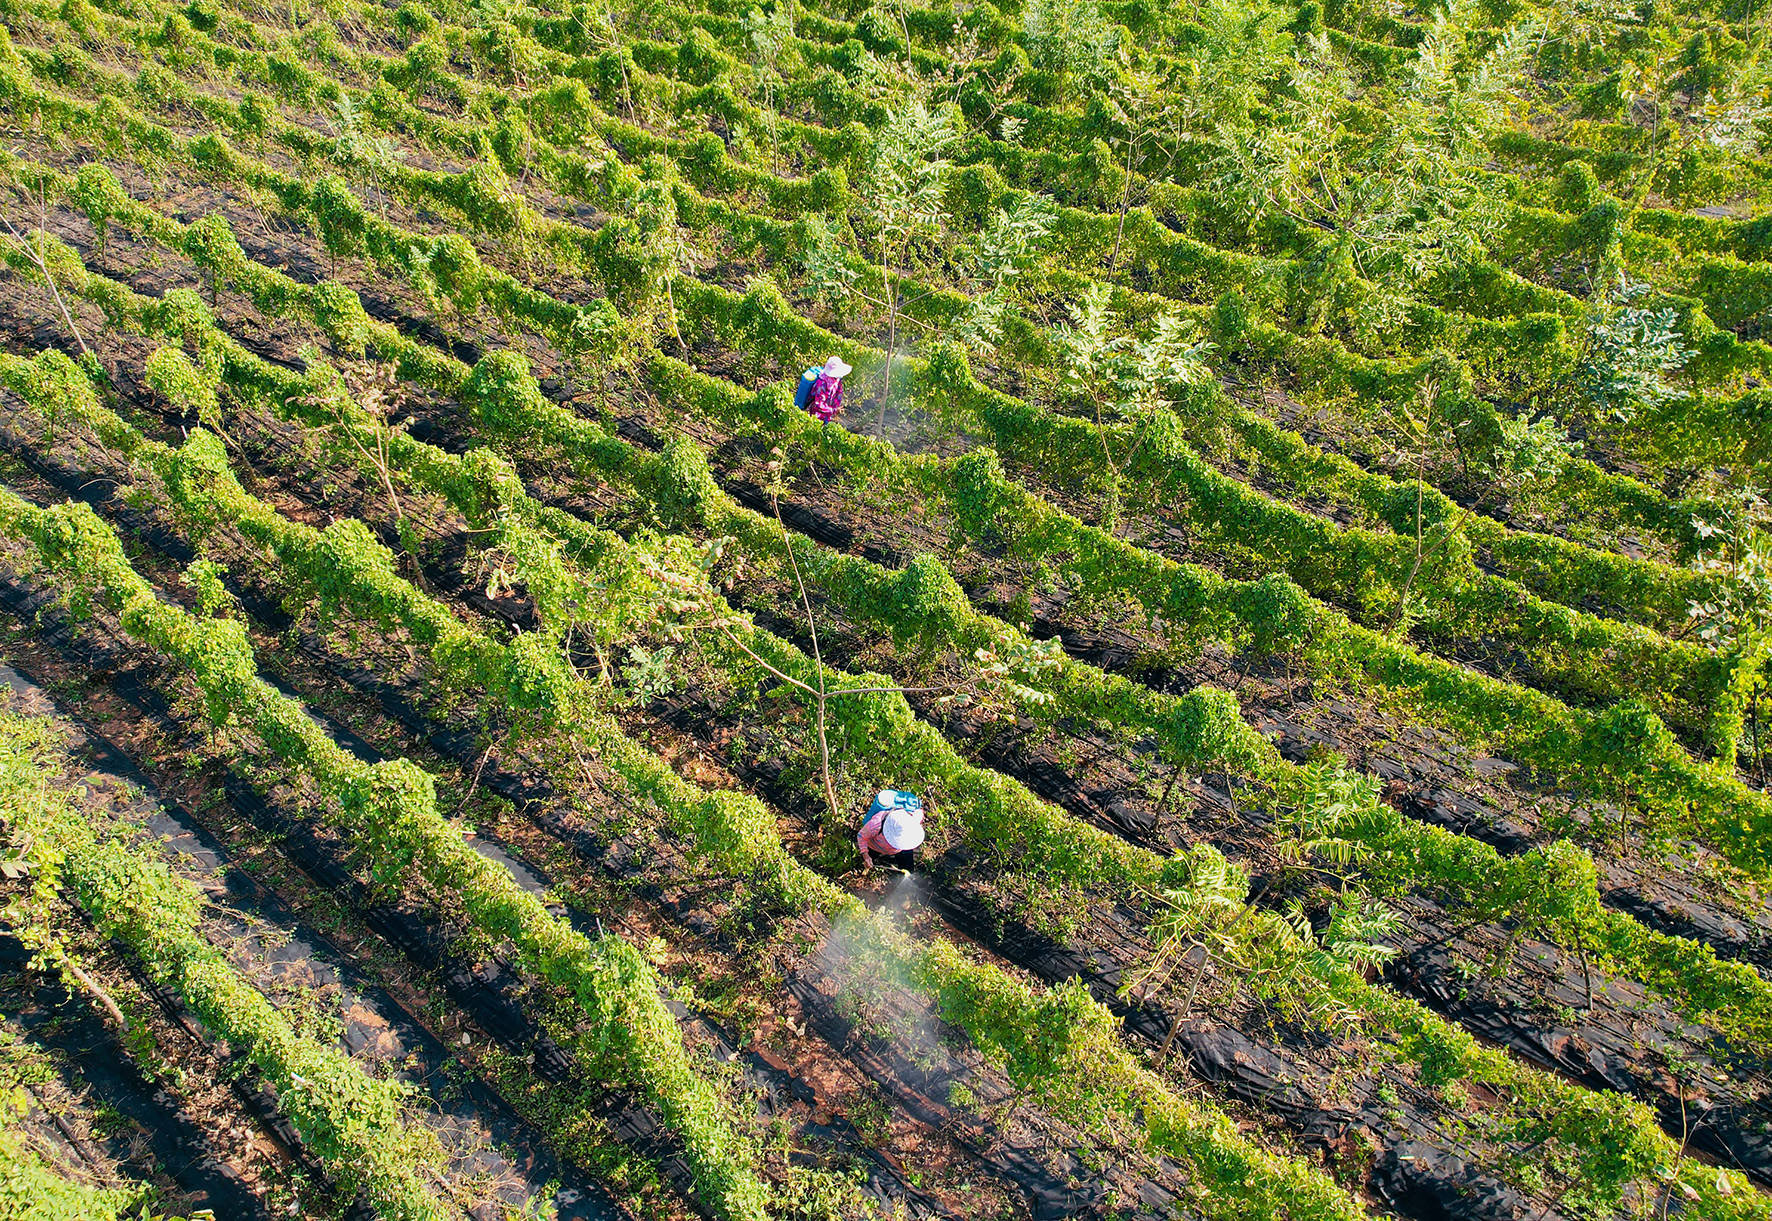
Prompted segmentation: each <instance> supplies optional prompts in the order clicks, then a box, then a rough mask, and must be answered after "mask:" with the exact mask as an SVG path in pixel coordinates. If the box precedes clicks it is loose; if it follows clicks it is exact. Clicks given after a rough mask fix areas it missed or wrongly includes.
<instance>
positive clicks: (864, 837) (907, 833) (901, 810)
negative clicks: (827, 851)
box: [855, 789, 926, 873]
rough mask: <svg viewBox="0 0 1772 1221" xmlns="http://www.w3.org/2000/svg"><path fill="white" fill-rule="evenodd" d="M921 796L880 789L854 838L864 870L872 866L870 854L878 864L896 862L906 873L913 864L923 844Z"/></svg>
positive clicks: (923, 809)
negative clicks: (878, 860) (876, 859)
mask: <svg viewBox="0 0 1772 1221" xmlns="http://www.w3.org/2000/svg"><path fill="white" fill-rule="evenodd" d="M925 812H926V810H925V807H924V805H923V799H922V798H920V797H918V796H917V795H916V794H915V793H901V792H899V791H898V790H896V789H881V790H880V791H879V792H878V793H876V794H875V795H874V803H873V804H872V805H870V806H869V807H868V816H867V821H865V822H863V823H862V824H861V831H860V833H859V834H857V835H856V837H855V846H856V847H857V848H859V849H860V850H861V864H862V868H864V869H872V868H873V867H874V857H875V856H878V857H879V858H880V860H881V863H882V864H887V865H896V866H897V867H898V868H900V869H903V870H905V871H906V872H907V873H908V872H909V871H910V870H912V869H915V868H916V867H917V849H918V848H919V847H921V846H922V843H923V815H924V813H925Z"/></svg>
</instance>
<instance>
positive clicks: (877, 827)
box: [855, 810, 923, 866]
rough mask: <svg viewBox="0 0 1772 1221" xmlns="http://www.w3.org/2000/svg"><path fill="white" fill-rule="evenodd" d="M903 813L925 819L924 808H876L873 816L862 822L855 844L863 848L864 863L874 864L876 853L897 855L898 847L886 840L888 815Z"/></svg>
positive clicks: (919, 819) (910, 816)
mask: <svg viewBox="0 0 1772 1221" xmlns="http://www.w3.org/2000/svg"><path fill="white" fill-rule="evenodd" d="M893 813H898V814H903V815H904V816H905V817H906V818H914V819H916V820H917V821H918V822H922V821H923V811H922V810H896V811H894V810H875V811H874V814H873V817H871V818H869V819H868V820H867V821H866V822H864V823H862V824H861V831H860V832H859V833H857V835H856V837H855V846H856V847H857V848H859V849H860V850H861V859H862V863H863V864H865V865H868V866H872V865H873V863H874V855H875V854H876V853H878V854H879V855H881V856H896V855H897V854H898V849H897V848H894V847H893V846H892V845H891V844H889V843H887V842H886V816H887V815H888V814H893Z"/></svg>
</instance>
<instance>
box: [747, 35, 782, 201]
mask: <svg viewBox="0 0 1772 1221" xmlns="http://www.w3.org/2000/svg"><path fill="white" fill-rule="evenodd" d="M744 33H745V45H746V47H747V48H748V49H749V51H750V54H751V65H752V66H753V67H754V68H756V70H757V85H758V87H759V89H761V91H762V94H763V117H764V122H765V123H767V124H768V127H769V170H770V172H771V173H774V172H775V170H776V169H777V167H778V166H779V164H780V161H781V139H780V127H781V117H780V115H779V114H778V113H777V111H776V93H777V91H778V90H779V89H780V88H781V84H782V71H781V61H782V55H783V52H785V51H786V50H787V46H788V43H789V42H790V41H791V40H792V38H793V36H794V0H777V3H776V5H775V7H774V8H772V9H770V10H769V11H768V12H767V13H765V12H764V11H763V10H761V9H754V8H753V9H747V10H745V15H744Z"/></svg>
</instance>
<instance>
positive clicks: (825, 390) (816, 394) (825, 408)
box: [811, 373, 843, 424]
mask: <svg viewBox="0 0 1772 1221" xmlns="http://www.w3.org/2000/svg"><path fill="white" fill-rule="evenodd" d="M841 410H843V379H842V378H840V377H826V376H825V375H824V374H822V373H821V374H819V377H818V381H816V382H815V383H813V386H812V405H811V411H812V414H813V415H815V416H817V417H818V418H819V420H821V421H822V422H824V423H826V424H828V423H830V422H831V421H832V420H834V419H835V418H836V417H837V413H838V412H839V411H841Z"/></svg>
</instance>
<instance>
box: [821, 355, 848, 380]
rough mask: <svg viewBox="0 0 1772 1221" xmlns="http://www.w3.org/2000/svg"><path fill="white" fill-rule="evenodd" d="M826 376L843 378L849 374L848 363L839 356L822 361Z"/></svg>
mask: <svg viewBox="0 0 1772 1221" xmlns="http://www.w3.org/2000/svg"><path fill="white" fill-rule="evenodd" d="M824 375H825V376H826V377H834V378H843V377H847V376H848V375H849V365H848V363H847V362H846V361H844V359H843V358H842V357H841V356H833V357H831V358H830V359H829V360H827V361H825V362H824Z"/></svg>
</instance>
